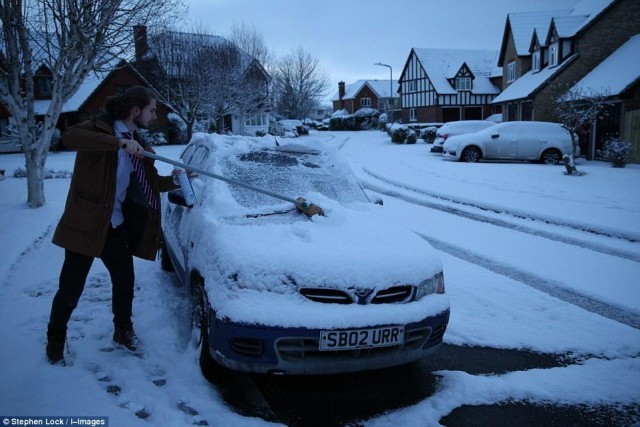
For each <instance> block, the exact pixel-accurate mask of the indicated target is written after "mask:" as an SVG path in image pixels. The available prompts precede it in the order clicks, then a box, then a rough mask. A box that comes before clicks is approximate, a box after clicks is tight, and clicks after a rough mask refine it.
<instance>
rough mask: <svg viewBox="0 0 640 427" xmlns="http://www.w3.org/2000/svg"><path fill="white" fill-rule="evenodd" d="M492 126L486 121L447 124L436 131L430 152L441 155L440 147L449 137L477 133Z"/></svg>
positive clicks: (463, 121)
mask: <svg viewBox="0 0 640 427" xmlns="http://www.w3.org/2000/svg"><path fill="white" fill-rule="evenodd" d="M493 125H495V123H494V122H490V121H487V120H460V121H455V122H447V123H445V124H444V125H442V127H441V128H440V129H438V130H437V131H436V139H435V140H434V141H433V146H432V147H431V152H432V153H442V146H443V145H444V142H445V141H446V140H447V139H448V138H449V137H452V136H456V135H464V134H465V133H474V132H478V131H479V130H483V129H486V128H488V127H490V126H493Z"/></svg>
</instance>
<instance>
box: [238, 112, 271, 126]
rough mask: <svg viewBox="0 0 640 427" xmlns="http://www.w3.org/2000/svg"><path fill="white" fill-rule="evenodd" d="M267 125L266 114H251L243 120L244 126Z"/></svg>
mask: <svg viewBox="0 0 640 427" xmlns="http://www.w3.org/2000/svg"><path fill="white" fill-rule="evenodd" d="M267 123H268V121H267V117H266V114H251V115H248V116H246V118H245V120H244V125H245V126H263V125H266V124H267Z"/></svg>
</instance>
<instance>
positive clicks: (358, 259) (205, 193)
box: [161, 134, 449, 375]
mask: <svg viewBox="0 0 640 427" xmlns="http://www.w3.org/2000/svg"><path fill="white" fill-rule="evenodd" d="M297 141H300V140H299V139H298V140H289V141H287V140H285V141H280V142H279V144H278V145H277V146H276V144H274V141H273V138H268V137H265V138H257V137H255V138H253V137H239V136H235V137H234V136H223V135H215V134H211V135H209V134H196V135H195V136H194V138H193V139H192V141H191V142H190V143H189V144H188V145H187V146H186V148H185V150H184V152H183V154H182V156H181V160H182V161H183V162H184V163H186V164H187V165H190V166H191V167H196V168H199V170H200V171H201V172H202V171H206V172H207V173H213V174H216V175H215V176H218V177H224V179H227V180H229V179H231V180H234V181H233V182H235V183H237V182H240V183H242V184H243V185H245V186H246V185H249V186H251V187H254V188H259V189H261V190H264V191H267V192H270V193H276V194H279V195H283V194H284V196H285V198H287V197H295V196H299V197H303V198H305V200H308V201H309V202H312V203H314V204H316V205H317V206H320V207H321V208H322V209H323V210H324V215H323V216H319V215H316V216H312V217H308V216H307V215H305V214H303V213H300V212H298V211H297V210H296V209H295V207H293V205H292V204H291V203H290V202H288V201H282V200H280V199H278V198H274V197H271V196H270V195H265V194H263V193H259V192H256V191H253V190H251V189H248V188H245V187H243V186H240V185H235V184H229V183H228V182H225V181H222V180H220V179H212V178H208V177H207V176H206V175H203V174H202V173H200V174H199V176H198V177H197V178H196V179H195V180H194V181H193V187H194V190H195V193H196V195H197V198H198V202H197V203H196V204H195V205H194V206H193V207H191V208H189V207H187V206H186V203H184V198H183V197H182V195H181V193H180V191H179V190H174V191H172V192H169V193H167V194H166V195H164V196H163V197H164V198H165V199H164V200H163V204H162V205H163V208H162V221H163V233H164V241H163V243H162V250H161V261H162V263H161V264H162V266H163V268H164V269H167V270H172V269H173V270H174V271H175V273H176V275H177V276H178V278H179V281H180V283H182V284H183V285H184V286H185V287H186V288H187V289H189V294H190V295H191V302H192V303H191V306H192V311H191V312H192V319H193V321H192V331H193V337H194V339H193V341H194V342H195V343H197V344H198V345H199V346H200V352H201V353H200V354H201V357H200V360H201V363H203V364H204V365H205V366H219V365H222V366H223V367H226V368H229V369H232V370H236V371H242V372H254V373H265V374H273V375H284V374H288V375H319V374H336V373H347V372H358V371H365V370H372V369H379V368H386V367H391V366H397V365H402V364H407V363H410V362H413V361H416V360H419V359H422V358H424V357H425V356H426V355H428V354H429V353H431V352H433V351H435V350H436V349H437V348H438V346H439V345H440V344H441V343H442V338H443V335H444V333H445V330H446V328H447V324H448V321H449V298H448V294H446V293H445V285H444V274H443V268H442V262H441V260H440V258H439V256H438V254H437V252H436V251H435V250H434V249H433V247H431V245H429V244H428V243H427V242H426V240H424V239H423V238H422V237H420V236H418V235H417V234H415V233H414V232H413V231H410V230H409V229H407V228H405V227H404V226H401V225H399V224H397V223H395V222H393V221H391V220H390V219H389V217H388V216H384V215H382V212H380V209H383V207H382V206H379V205H377V204H375V203H372V202H371V201H370V200H369V198H368V197H367V195H366V193H365V191H364V190H363V188H362V186H361V185H360V183H359V182H358V180H357V179H356V177H355V175H354V174H353V172H352V171H351V169H350V168H349V164H348V162H347V161H346V160H345V159H344V158H343V157H342V156H341V154H340V152H339V151H338V149H337V147H335V145H333V146H332V145H330V144H329V143H323V142H321V141H319V140H313V139H312V138H309V139H308V140H307V141H304V142H305V143H304V144H301V143H299V142H298V143H296V142H297ZM203 369H204V367H203Z"/></svg>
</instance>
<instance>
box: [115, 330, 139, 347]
mask: <svg viewBox="0 0 640 427" xmlns="http://www.w3.org/2000/svg"><path fill="white" fill-rule="evenodd" d="M113 341H114V342H115V343H116V344H120V345H123V346H125V347H126V348H127V349H128V350H129V351H132V352H134V353H135V352H136V351H138V350H139V349H140V344H141V343H140V340H139V339H138V337H137V335H136V333H135V332H134V330H133V326H128V327H116V328H115V329H114V331H113Z"/></svg>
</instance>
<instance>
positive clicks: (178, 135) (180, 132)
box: [167, 113, 187, 144]
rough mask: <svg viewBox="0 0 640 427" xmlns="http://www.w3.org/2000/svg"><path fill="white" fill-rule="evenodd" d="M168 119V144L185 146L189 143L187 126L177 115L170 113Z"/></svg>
mask: <svg viewBox="0 0 640 427" xmlns="http://www.w3.org/2000/svg"><path fill="white" fill-rule="evenodd" d="M167 119H168V120H169V126H168V129H167V133H168V138H169V141H168V144H185V143H186V142H187V141H186V138H187V124H186V123H185V122H184V120H182V119H181V118H180V116H178V115H177V114H176V113H169V114H168V115H167Z"/></svg>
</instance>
